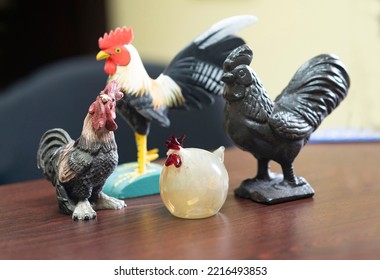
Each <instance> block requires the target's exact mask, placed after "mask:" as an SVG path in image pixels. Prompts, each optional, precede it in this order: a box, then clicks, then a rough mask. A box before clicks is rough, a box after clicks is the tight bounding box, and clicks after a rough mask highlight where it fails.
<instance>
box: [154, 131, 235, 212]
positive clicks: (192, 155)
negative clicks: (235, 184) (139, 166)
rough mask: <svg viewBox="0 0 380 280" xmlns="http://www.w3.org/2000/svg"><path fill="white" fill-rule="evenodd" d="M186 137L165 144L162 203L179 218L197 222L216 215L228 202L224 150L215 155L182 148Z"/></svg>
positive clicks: (161, 188)
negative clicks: (165, 156) (166, 149)
mask: <svg viewBox="0 0 380 280" xmlns="http://www.w3.org/2000/svg"><path fill="white" fill-rule="evenodd" d="M184 138H185V136H182V137H180V138H176V137H174V136H172V137H171V139H170V140H168V141H166V146H167V148H168V152H167V159H166V162H165V165H164V167H163V169H162V171H161V176H160V194H161V198H162V201H163V202H164V204H165V206H166V208H167V209H168V210H169V212H170V213H171V214H173V215H174V216H176V217H179V218H186V219H200V218H206V217H210V216H213V215H215V214H216V213H218V212H219V210H220V208H222V206H223V204H224V202H225V201H226V198H227V192H228V173H227V170H226V168H225V166H224V164H223V160H224V149H225V148H224V147H223V146H221V147H220V148H219V149H217V150H216V151H214V152H209V151H206V150H202V149H197V148H186V149H185V148H183V140H184Z"/></svg>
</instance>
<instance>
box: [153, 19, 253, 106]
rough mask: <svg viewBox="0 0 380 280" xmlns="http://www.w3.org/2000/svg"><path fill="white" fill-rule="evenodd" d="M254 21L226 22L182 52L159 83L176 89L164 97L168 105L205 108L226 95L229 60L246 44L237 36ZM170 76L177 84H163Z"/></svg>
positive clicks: (231, 20)
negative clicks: (225, 69)
mask: <svg viewBox="0 0 380 280" xmlns="http://www.w3.org/2000/svg"><path fill="white" fill-rule="evenodd" d="M254 22H256V17H254V16H251V15H243V16H235V17H230V18H227V19H224V20H222V21H220V22H218V23H216V24H215V25H213V26H211V28H210V29H208V30H207V31H205V32H204V33H202V34H201V35H199V36H198V37H197V38H195V39H194V40H193V42H191V43H190V44H189V45H188V46H187V47H185V48H184V49H183V50H182V51H181V52H179V53H178V54H177V55H176V56H175V57H174V59H173V60H172V61H171V63H170V64H169V65H168V67H167V68H166V69H165V70H164V72H163V74H162V75H161V76H160V77H158V78H157V82H158V83H160V84H163V83H165V84H168V85H169V86H170V87H171V88H172V90H171V91H169V92H170V93H169V94H166V96H165V97H164V99H165V100H166V102H165V103H166V105H167V106H168V107H170V108H184V109H189V108H198V109H201V108H202V106H203V105H205V104H212V103H213V102H214V98H213V96H216V95H221V94H222V89H223V82H222V81H221V77H222V74H223V69H222V65H223V62H224V60H225V58H226V57H227V56H228V54H229V53H230V52H231V51H232V50H233V49H235V48H236V47H238V46H240V45H243V44H244V40H243V39H241V38H240V37H237V36H235V35H233V34H234V33H235V32H237V31H239V30H240V29H242V28H244V27H246V26H248V25H250V24H252V23H254ZM168 77H169V78H170V79H171V80H173V81H174V82H175V85H173V84H171V83H170V82H167V81H165V82H163V81H164V80H166V79H167V78H168ZM178 91H180V92H178Z"/></svg>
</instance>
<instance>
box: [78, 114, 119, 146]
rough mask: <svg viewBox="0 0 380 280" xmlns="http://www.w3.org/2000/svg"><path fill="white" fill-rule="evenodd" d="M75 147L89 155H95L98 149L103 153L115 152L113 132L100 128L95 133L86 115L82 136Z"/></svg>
mask: <svg viewBox="0 0 380 280" xmlns="http://www.w3.org/2000/svg"><path fill="white" fill-rule="evenodd" d="M75 145H76V146H77V147H78V148H80V149H82V150H84V151H88V152H90V153H97V152H98V151H99V150H100V149H103V151H104V152H108V151H111V150H116V142H115V136H114V133H113V131H108V130H107V129H105V128H101V129H100V131H98V132H95V131H94V129H93V128H92V122H91V116H90V115H89V114H88V115H87V116H86V118H85V120H84V122H83V129H82V134H81V136H80V137H79V138H78V140H77V141H76V142H75Z"/></svg>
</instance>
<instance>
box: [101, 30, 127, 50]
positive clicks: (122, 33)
mask: <svg viewBox="0 0 380 280" xmlns="http://www.w3.org/2000/svg"><path fill="white" fill-rule="evenodd" d="M132 40H133V30H132V27H128V28H127V27H125V26H124V27H123V28H120V27H118V28H116V29H115V31H113V30H111V32H110V33H109V34H107V33H104V36H103V37H101V38H99V48H100V49H102V50H105V49H108V48H110V47H112V46H116V45H124V44H129V43H130V42H132Z"/></svg>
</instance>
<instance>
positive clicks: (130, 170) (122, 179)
mask: <svg viewBox="0 0 380 280" xmlns="http://www.w3.org/2000/svg"><path fill="white" fill-rule="evenodd" d="M161 170H162V166H161V165H159V164H156V163H150V164H148V165H147V166H146V171H145V173H144V174H137V162H129V163H124V164H120V165H118V166H117V167H116V169H115V171H114V172H113V173H112V175H111V176H110V177H108V179H107V181H106V183H105V185H104V187H103V192H104V193H105V194H107V195H109V196H112V197H115V198H119V199H125V198H132V197H140V196H146V195H152V194H158V193H160V185H159V183H160V174H161Z"/></svg>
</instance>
